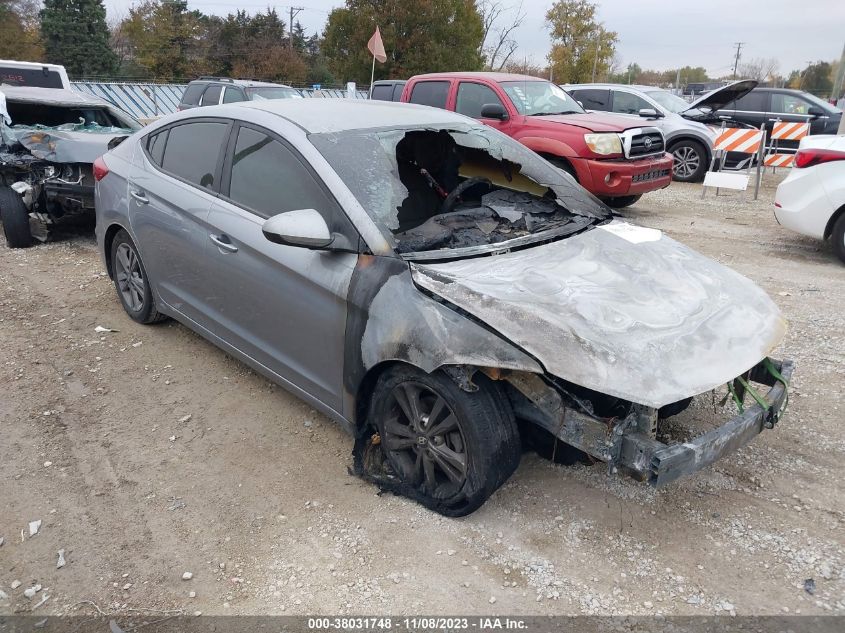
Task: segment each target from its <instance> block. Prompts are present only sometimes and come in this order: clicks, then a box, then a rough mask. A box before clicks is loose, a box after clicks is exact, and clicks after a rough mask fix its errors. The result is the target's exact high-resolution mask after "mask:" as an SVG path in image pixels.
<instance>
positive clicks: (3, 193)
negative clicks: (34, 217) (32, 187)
mask: <svg viewBox="0 0 845 633" xmlns="http://www.w3.org/2000/svg"><path fill="white" fill-rule="evenodd" d="M0 220H2V222H3V234H4V235H5V236H6V244H8V245H9V248H27V247H29V246H32V233H31V232H30V230H29V211H27V209H26V205H25V204H24V203H23V200H21V197H20V196H19V195H18V192H17V191H15V190H14V189H12V188H11V187H3V186H0Z"/></svg>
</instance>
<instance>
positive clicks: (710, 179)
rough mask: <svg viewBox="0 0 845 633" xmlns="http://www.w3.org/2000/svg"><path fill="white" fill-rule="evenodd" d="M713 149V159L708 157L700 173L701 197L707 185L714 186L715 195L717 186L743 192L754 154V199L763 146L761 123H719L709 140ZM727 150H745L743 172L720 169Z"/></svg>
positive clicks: (743, 152) (762, 127) (763, 132)
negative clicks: (704, 170) (738, 125)
mask: <svg viewBox="0 0 845 633" xmlns="http://www.w3.org/2000/svg"><path fill="white" fill-rule="evenodd" d="M713 149H714V152H713V159H712V160H711V161H710V169H708V170H707V173H706V174H704V183H703V187H702V190H701V197H702V198H704V195H705V194H706V193H707V187H713V188H715V189H716V195H717V196H718V195H719V189H723V188H724V189H734V190H737V191H743V192H744V191H745V190H746V189H748V183H749V181H750V179H751V164H752V163H753V162H755V161H754V159H755V157H756V159H757V160H756V162H757V166H756V173H755V181H754V199H755V200H756V199H757V195H758V193H759V190H760V177H761V175H762V172H761V168H762V164H763V156H764V154H765V149H766V129H765V126H763V125H761V126H760V128H759V129H754V128H732V127H726V126H725V124H724V123H723V124H722V127H721V128H718V132H717V134H716V140H715V141H713ZM728 152H738V153H741V154H748V159H747V161H748V162H747V163H746V168H745V174H738V173H730V172H726V171H724V169H725V160H726V159H727V156H728ZM743 162H745V161H743Z"/></svg>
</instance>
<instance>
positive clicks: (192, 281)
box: [128, 118, 232, 324]
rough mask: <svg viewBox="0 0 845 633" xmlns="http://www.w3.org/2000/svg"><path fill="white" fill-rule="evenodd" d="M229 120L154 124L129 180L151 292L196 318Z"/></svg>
mask: <svg viewBox="0 0 845 633" xmlns="http://www.w3.org/2000/svg"><path fill="white" fill-rule="evenodd" d="M231 126H232V124H231V121H229V120H227V119H215V118H203V119H191V121H190V122H187V123H179V124H177V125H173V126H170V127H167V128H164V129H162V130H156V131H155V132H154V133H153V134H150V135H149V136H148V137H146V139H144V141H143V142H142V146H143V150H144V151H143V155H142V156H141V157H140V163H141V164H140V165H138V167H139V168H138V169H135V170H133V174H132V176H131V178H129V180H128V189H129V215H130V222H131V225H132V230H133V232H134V233H135V236H136V237H137V238H138V239H137V241H138V244H137V246H138V249H139V250H140V253H141V258H142V259H143V261H144V266H145V267H146V268H147V273H148V275H149V277H150V279H151V281H152V283H153V285H154V287H155V289H156V292H157V293H158V295H159V298H160V299H161V300H162V301H164V302H165V303H167V304H168V305H169V306H170V307H171V308H173V309H175V310H178V311H179V312H181V313H182V314H184V315H185V316H187V317H188V318H190V319H192V320H194V321H196V322H198V323H200V324H205V308H204V305H203V304H204V294H205V288H204V286H205V273H204V270H203V265H202V261H203V255H204V253H205V250H206V245H207V242H208V227H207V225H206V220H207V217H208V212H209V209H210V208H211V204H212V202H213V201H214V200H215V199H216V198H215V192H216V191H217V188H218V183H219V180H220V173H221V170H222V164H223V154H224V151H223V150H224V148H225V147H226V143H227V141H228V136H229V130H230V128H231Z"/></svg>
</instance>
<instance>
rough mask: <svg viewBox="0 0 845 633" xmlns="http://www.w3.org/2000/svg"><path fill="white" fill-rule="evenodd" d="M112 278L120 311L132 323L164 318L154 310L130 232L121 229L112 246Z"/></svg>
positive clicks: (153, 300)
mask: <svg viewBox="0 0 845 633" xmlns="http://www.w3.org/2000/svg"><path fill="white" fill-rule="evenodd" d="M111 262H112V276H113V277H114V287H115V288H116V289H117V296H118V297H119V298H120V303H121V304H123V309H124V310H126V314H128V315H129V316H130V317H131V318H132V320H133V321H137V322H138V323H143V324H148V323H156V322H158V321H163V320H164V319H166V318H167V317H166V316H165V315H163V314H161V313H160V312H159V311H158V310H156V305H155V299H154V298H153V293H152V290H151V289H150V280H149V278H148V277H147V271H146V269H145V268H144V264H143V262H141V256H140V255H139V254H138V249H137V248H136V247H135V243H134V242H133V241H132V238H131V237H129V233H127V232H126V231H124V230H123V229H121V230H120V231H118V233H117V235H115V236H114V241H113V242H112V246H111Z"/></svg>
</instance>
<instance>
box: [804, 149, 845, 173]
mask: <svg viewBox="0 0 845 633" xmlns="http://www.w3.org/2000/svg"><path fill="white" fill-rule="evenodd" d="M837 160H845V152H839V151H837V150H835V149H801V150H798V153H797V154H796V155H795V166H796V167H798V168H803V167H812V166H813V165H821V164H822V163H831V162H833V161H837Z"/></svg>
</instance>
